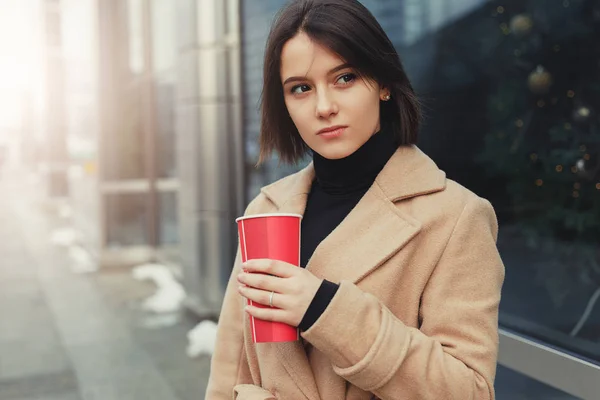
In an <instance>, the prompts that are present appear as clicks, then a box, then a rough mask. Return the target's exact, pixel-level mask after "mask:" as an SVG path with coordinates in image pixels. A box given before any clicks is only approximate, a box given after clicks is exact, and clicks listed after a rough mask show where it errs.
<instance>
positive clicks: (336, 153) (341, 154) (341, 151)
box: [315, 146, 358, 160]
mask: <svg viewBox="0 0 600 400" xmlns="http://www.w3.org/2000/svg"><path fill="white" fill-rule="evenodd" d="M356 150H358V148H353V147H348V146H322V147H321V148H319V149H315V151H316V152H317V153H319V155H320V156H321V157H323V158H326V159H328V160H339V159H342V158H346V157H348V156H350V155H351V154H352V153H354V152H355V151H356Z"/></svg>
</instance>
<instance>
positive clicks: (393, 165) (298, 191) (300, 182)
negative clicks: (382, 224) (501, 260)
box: [261, 145, 446, 214]
mask: <svg viewBox="0 0 600 400" xmlns="http://www.w3.org/2000/svg"><path fill="white" fill-rule="evenodd" d="M314 177H315V169H314V166H313V164H312V162H311V163H310V164H309V165H308V166H306V167H305V168H304V169H302V170H301V171H299V172H297V173H296V174H293V175H290V176H288V177H286V178H284V179H281V180H279V181H277V182H275V183H273V184H271V185H268V186H265V187H264V188H262V189H261V192H262V193H263V194H264V195H266V196H267V197H268V198H269V199H270V200H271V201H272V202H273V203H274V204H275V206H276V207H277V208H279V209H283V208H287V207H290V206H291V207H292V208H293V206H294V205H296V206H300V208H301V210H297V212H299V213H300V214H304V207H302V201H301V200H302V197H303V196H306V195H308V193H309V191H310V188H311V184H312V182H313V180H314ZM375 182H376V183H378V185H379V187H380V188H381V190H383V192H384V195H385V196H386V197H387V198H388V199H389V200H390V201H392V202H395V201H399V200H404V199H408V198H411V197H415V196H420V195H424V194H428V193H433V192H437V191H440V190H443V189H444V188H445V186H446V174H445V173H444V172H443V171H441V170H440V169H439V168H438V167H437V165H436V164H435V163H434V162H433V160H431V158H429V157H428V156H427V155H425V154H424V153H423V152H422V151H421V150H420V149H419V148H418V147H416V146H414V145H412V146H401V147H399V148H398V150H397V151H396V153H394V155H392V157H391V158H390V160H389V161H388V163H387V164H386V165H385V167H384V168H383V170H382V171H381V172H380V173H379V175H378V176H377V178H376V179H375ZM299 200H300V201H299ZM305 205H306V204H304V206H305Z"/></svg>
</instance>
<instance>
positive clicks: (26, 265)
mask: <svg viewBox="0 0 600 400" xmlns="http://www.w3.org/2000/svg"><path fill="white" fill-rule="evenodd" d="M30 178H31V177H30V176H20V177H19V179H16V177H15V176H13V177H12V179H7V178H6V177H3V179H1V180H0V193H2V196H0V254H1V256H2V261H1V265H2V267H1V268H0V315H1V316H2V323H1V324H0V399H3V400H17V399H22V400H25V399H40V400H41V399H44V400H58V399H60V400H79V399H81V400H87V399H98V400H100V399H102V400H109V399H111V400H112V399H157V400H184V399H190V400H191V399H198V398H201V397H202V394H203V393H204V390H205V388H206V381H207V379H208V371H209V367H210V358H209V356H201V357H198V358H196V359H191V358H189V357H188V356H187V355H186V346H187V345H188V340H187V337H186V334H187V332H188V331H189V330H190V329H191V328H192V327H193V326H194V324H195V319H194V318H191V317H190V315H189V314H187V313H185V312H175V313H167V314H161V315H157V314H154V313H150V312H148V311H144V310H142V308H141V303H142V301H143V299H145V298H147V297H148V296H150V295H151V294H152V293H153V292H154V291H155V287H154V285H153V284H151V283H148V282H142V281H139V280H136V279H134V278H133V277H132V274H131V271H130V270H129V269H121V268H115V269H111V270H106V271H102V272H100V273H96V274H92V275H90V274H78V273H74V272H73V270H72V268H73V266H74V263H75V262H76V261H74V260H73V259H72V258H71V257H69V255H68V251H67V249H66V248H65V247H57V246H56V245H54V244H52V243H51V240H50V239H51V235H52V232H53V231H54V230H55V229H56V228H57V227H60V226H64V225H65V220H64V218H61V217H58V216H57V215H56V213H55V212H53V211H52V210H51V206H50V205H49V204H48V203H44V202H43V201H42V200H41V199H40V198H39V196H38V195H36V194H35V192H36V187H37V185H38V184H39V183H38V182H35V181H34V180H33V179H30Z"/></svg>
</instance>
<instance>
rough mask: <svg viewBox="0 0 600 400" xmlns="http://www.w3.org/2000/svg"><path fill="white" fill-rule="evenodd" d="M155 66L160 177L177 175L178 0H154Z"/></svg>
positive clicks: (153, 40) (153, 34)
mask: <svg viewBox="0 0 600 400" xmlns="http://www.w3.org/2000/svg"><path fill="white" fill-rule="evenodd" d="M151 5H152V8H151V10H152V18H151V24H152V60H153V61H152V67H153V71H154V74H153V84H154V95H155V121H156V152H157V154H156V157H157V170H158V171H157V173H158V177H159V178H172V177H175V176H176V163H175V132H176V131H175V102H176V99H175V89H176V85H177V75H176V68H175V67H176V61H177V40H176V39H177V37H176V34H175V33H176V31H175V7H176V4H175V2H173V1H171V0H153V1H152V3H151Z"/></svg>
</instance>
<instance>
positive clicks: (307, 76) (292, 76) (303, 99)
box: [281, 33, 389, 159]
mask: <svg viewBox="0 0 600 400" xmlns="http://www.w3.org/2000/svg"><path fill="white" fill-rule="evenodd" d="M281 82H282V84H283V91H284V99H285V105H286V107H287V109H288V112H289V113H290V116H291V118H292V120H293V121H294V124H295V125H296V128H297V129H298V132H300V136H301V137H302V139H303V140H304V142H305V143H306V144H307V145H308V147H310V148H311V149H312V150H314V151H315V152H317V153H319V154H320V155H321V156H323V157H325V158H328V159H340V158H344V157H347V156H349V155H350V154H352V153H354V152H355V151H356V150H358V149H359V148H360V147H361V146H362V145H363V144H364V143H365V142H366V141H367V140H369V138H370V137H371V136H372V135H373V134H374V133H376V132H377V131H378V130H379V126H380V121H379V102H380V99H382V98H383V97H384V96H385V95H386V94H388V93H389V92H388V91H387V90H385V89H384V88H381V87H380V86H379V85H378V84H377V83H376V82H374V81H371V80H366V79H365V80H363V79H361V78H359V77H358V76H357V74H356V73H355V72H354V70H353V69H352V68H351V67H350V66H348V65H347V64H346V63H345V61H344V60H342V59H341V58H340V57H339V56H338V55H336V54H335V53H333V52H331V51H330V50H329V49H327V48H325V47H323V46H320V45H319V44H317V43H314V42H313V41H311V39H310V38H309V37H308V36H307V35H306V34H305V33H299V34H298V35H296V36H295V37H293V38H292V39H290V40H289V41H288V42H287V43H286V44H285V45H284V47H283V50H282V53H281Z"/></svg>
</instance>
